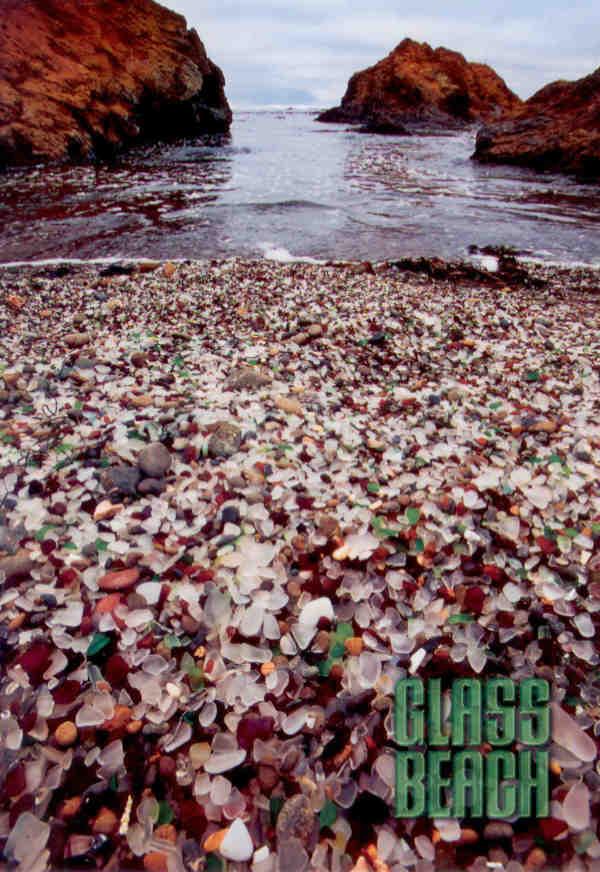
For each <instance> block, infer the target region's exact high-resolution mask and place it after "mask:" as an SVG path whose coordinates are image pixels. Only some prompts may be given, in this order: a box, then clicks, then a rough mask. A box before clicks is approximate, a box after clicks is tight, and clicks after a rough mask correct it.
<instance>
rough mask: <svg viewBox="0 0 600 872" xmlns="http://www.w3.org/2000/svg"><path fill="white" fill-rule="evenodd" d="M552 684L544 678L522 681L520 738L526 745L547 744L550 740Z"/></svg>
mask: <svg viewBox="0 0 600 872" xmlns="http://www.w3.org/2000/svg"><path fill="white" fill-rule="evenodd" d="M549 703H550V684H549V682H548V681H545V680H544V679H542V678H526V679H524V681H522V682H521V698H520V705H519V709H520V712H521V717H520V719H519V739H520V741H521V742H522V743H523V744H524V745H545V744H546V742H548V741H549V740H550V705H549Z"/></svg>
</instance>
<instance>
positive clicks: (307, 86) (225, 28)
mask: <svg viewBox="0 0 600 872" xmlns="http://www.w3.org/2000/svg"><path fill="white" fill-rule="evenodd" d="M165 5H167V6H170V7H171V8H172V9H175V10H177V11H178V12H181V13H183V14H184V15H185V16H186V17H187V20H188V24H189V25H190V26H192V27H195V28H196V29H197V30H198V33H199V34H200V37H201V38H202V40H203V41H204V43H205V45H206V48H207V50H208V53H209V55H210V57H211V58H212V59H213V60H214V61H215V62H216V63H218V64H219V65H220V66H221V67H222V68H223V71H224V73H225V76H226V79H227V94H228V96H229V99H230V102H231V103H232V105H233V106H234V108H235V107H239V108H241V107H244V106H259V105H274V104H282V105H292V104H293V105H299V104H304V105H312V106H330V105H334V104H336V103H338V102H339V101H340V99H341V97H342V95H343V93H344V91H345V89H346V84H347V81H348V78H349V77H350V76H351V75H352V73H353V72H356V71H357V70H360V69H364V68H365V67H367V66H370V65H371V64H373V63H375V62H376V61H378V60H380V59H381V58H382V57H384V56H385V55H386V54H388V52H389V51H390V50H391V49H392V48H393V47H394V46H395V45H397V44H398V43H399V42H400V41H401V40H402V39H404V37H406V36H410V37H412V38H413V39H417V40H421V41H427V42H429V43H430V44H432V45H433V46H434V47H437V46H438V45H444V46H446V47H447V48H452V49H455V50H457V51H460V52H462V53H463V54H464V55H465V56H466V57H467V59H468V60H474V61H482V62H485V63H488V64H490V65H491V66H492V67H494V68H495V69H496V71H497V72H498V73H500V75H501V76H503V78H505V79H506V82H507V84H508V85H509V87H511V88H512V89H513V90H514V91H516V92H517V93H518V94H519V95H520V96H521V97H529V96H531V94H532V93H533V92H534V91H536V90H537V89H538V88H540V87H541V86H542V85H544V84H546V83H547V82H550V81H553V80H555V79H575V78H579V77H580V76H582V75H585V74H587V73H590V72H592V70H594V69H596V68H597V67H598V66H600V3H599V2H598V0H573V2H571V3H569V4H567V3H566V2H560V3H559V2H556V0H546V2H542V0H505V2H500V0H488V2H486V3H483V2H481V0H471V2H467V0H454V2H452V3H449V2H447V0H445V2H441V0H439V2H438V0H421V2H419V0H399V2H396V3H392V2H384V0H370V2H364V0H363V2H357V0H299V2H296V3H294V2H292V0H256V2H254V3H251V2H248V0H218V2H217V0H166V2H165ZM394 7H395V8H394Z"/></svg>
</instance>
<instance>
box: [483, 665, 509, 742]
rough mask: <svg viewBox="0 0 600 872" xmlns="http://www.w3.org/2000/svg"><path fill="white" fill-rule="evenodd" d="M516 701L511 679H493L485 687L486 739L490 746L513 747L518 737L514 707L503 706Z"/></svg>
mask: <svg viewBox="0 0 600 872" xmlns="http://www.w3.org/2000/svg"><path fill="white" fill-rule="evenodd" d="M515 699H516V689H515V683H514V681H512V680H511V679H510V678H491V679H489V680H488V681H487V682H486V685H485V712H486V717H485V738H486V741H487V742H489V743H490V745H500V746H503V745H512V743H513V742H514V740H515V736H516V724H517V718H516V712H515V709H514V706H510V705H503V703H506V702H514V701H515Z"/></svg>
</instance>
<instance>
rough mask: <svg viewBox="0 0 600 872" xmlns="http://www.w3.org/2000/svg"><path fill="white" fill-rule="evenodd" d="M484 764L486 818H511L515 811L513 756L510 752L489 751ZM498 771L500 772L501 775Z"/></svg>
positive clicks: (515, 786)
mask: <svg viewBox="0 0 600 872" xmlns="http://www.w3.org/2000/svg"><path fill="white" fill-rule="evenodd" d="M485 763H486V777H485V791H486V797H487V802H486V813H487V816H488V817H489V818H503V819H506V818H511V817H513V816H514V815H515V814H516V811H517V785H516V775H517V766H516V760H515V755H514V754H512V753H511V752H510V751H491V753H489V754H488V755H487V757H486V761H485ZM500 770H502V774H501V773H500ZM511 781H512V783H511Z"/></svg>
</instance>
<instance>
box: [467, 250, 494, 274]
mask: <svg viewBox="0 0 600 872" xmlns="http://www.w3.org/2000/svg"><path fill="white" fill-rule="evenodd" d="M471 260H472V261H473V262H474V263H475V264H477V265H478V266H480V267H481V269H484V270H487V272H491V273H495V272H498V267H499V266H500V261H499V259H498V258H497V257H495V256H494V255H492V254H475V255H473V256H472V258H471Z"/></svg>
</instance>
